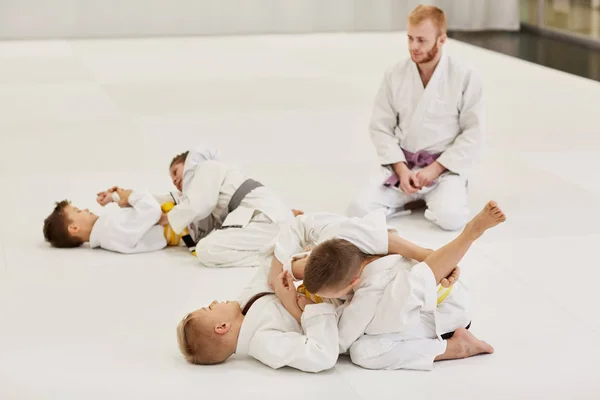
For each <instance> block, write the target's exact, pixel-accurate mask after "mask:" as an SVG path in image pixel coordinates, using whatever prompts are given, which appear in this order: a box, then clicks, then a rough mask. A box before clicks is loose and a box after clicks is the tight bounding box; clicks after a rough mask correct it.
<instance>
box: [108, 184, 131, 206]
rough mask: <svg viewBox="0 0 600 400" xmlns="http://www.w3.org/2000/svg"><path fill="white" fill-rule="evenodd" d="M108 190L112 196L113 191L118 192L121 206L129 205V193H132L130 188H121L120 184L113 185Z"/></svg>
mask: <svg viewBox="0 0 600 400" xmlns="http://www.w3.org/2000/svg"><path fill="white" fill-rule="evenodd" d="M108 192H109V193H110V195H111V196H112V194H113V192H117V194H118V195H119V203H118V204H119V207H129V195H130V194H131V192H132V191H131V190H129V189H121V188H120V187H118V186H113V187H111V188H110V189H108Z"/></svg>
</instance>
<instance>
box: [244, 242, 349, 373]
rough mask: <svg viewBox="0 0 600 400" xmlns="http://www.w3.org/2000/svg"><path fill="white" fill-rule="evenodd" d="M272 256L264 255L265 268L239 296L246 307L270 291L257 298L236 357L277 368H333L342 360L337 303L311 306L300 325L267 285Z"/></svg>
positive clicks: (245, 325)
mask: <svg viewBox="0 0 600 400" xmlns="http://www.w3.org/2000/svg"><path fill="white" fill-rule="evenodd" d="M271 257H272V256H271V255H268V254H263V258H262V260H263V261H262V265H261V267H260V268H259V269H258V271H257V273H256V275H255V276H254V278H253V279H252V281H251V282H250V284H249V285H248V286H247V287H246V288H245V289H244V291H243V292H242V294H241V295H240V298H239V299H238V301H239V303H240V306H241V307H242V309H243V308H244V307H246V304H247V303H248V302H249V301H250V300H251V299H252V297H254V296H255V295H257V294H259V293H265V292H266V293H270V294H268V295H266V296H263V297H261V298H259V299H258V300H256V301H255V302H254V303H253V304H252V305H251V306H250V308H249V310H248V312H247V313H246V315H245V317H244V321H243V322H242V327H241V329H240V334H239V336H238V343H237V347H236V351H235V355H236V358H237V357H239V358H244V357H252V358H255V359H257V360H258V361H260V362H262V363H263V364H266V365H268V366H269V367H271V368H274V369H278V368H282V367H286V366H287V367H292V368H296V369H299V370H301V371H305V372H320V371H325V370H328V369H330V368H333V366H334V365H335V363H336V362H337V359H338V331H337V316H336V311H335V306H334V305H333V304H328V303H321V304H311V305H308V306H306V308H305V309H304V312H303V313H302V319H301V324H298V322H297V321H296V320H295V319H294V317H292V315H291V314H290V313H289V312H288V311H287V310H286V309H285V307H284V306H283V304H281V301H279V299H278V298H277V296H275V294H274V293H272V290H271V289H270V288H269V286H268V285H267V276H268V273H269V269H270V265H271V261H270V260H271Z"/></svg>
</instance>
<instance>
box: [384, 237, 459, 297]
mask: <svg viewBox="0 0 600 400" xmlns="http://www.w3.org/2000/svg"><path fill="white" fill-rule="evenodd" d="M388 243H389V244H388V252H389V254H399V255H401V256H403V257H405V258H409V259H411V260H415V261H418V262H423V261H425V259H426V258H427V257H429V255H430V254H432V253H433V252H434V250H432V249H426V248H423V247H420V246H418V245H416V244H414V243H411V242H409V241H408V240H405V239H402V238H401V237H400V236H398V235H397V234H396V233H394V232H388ZM459 275H460V268H459V267H458V266H457V267H456V268H454V270H453V271H452V272H451V273H450V275H448V276H447V277H445V278H443V279H442V281H441V285H442V286H443V287H450V286H452V285H454V283H455V282H456V281H457V280H458V277H459Z"/></svg>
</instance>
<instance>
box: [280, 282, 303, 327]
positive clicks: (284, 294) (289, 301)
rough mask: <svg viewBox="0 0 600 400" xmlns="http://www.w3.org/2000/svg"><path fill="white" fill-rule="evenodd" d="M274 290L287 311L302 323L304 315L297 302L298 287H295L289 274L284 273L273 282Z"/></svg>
mask: <svg viewBox="0 0 600 400" xmlns="http://www.w3.org/2000/svg"><path fill="white" fill-rule="evenodd" d="M273 290H274V291H275V294H276V295H277V298H278V299H279V301H281V304H283V306H284V307H285V309H286V310H287V311H288V312H289V313H290V314H292V316H293V317H294V318H296V320H297V321H300V317H301V315H302V310H301V309H300V307H299V306H298V300H297V297H296V296H297V292H296V287H295V286H294V280H293V279H292V277H291V276H290V274H288V273H287V271H283V272H282V273H280V274H279V275H277V278H275V280H274V282H273Z"/></svg>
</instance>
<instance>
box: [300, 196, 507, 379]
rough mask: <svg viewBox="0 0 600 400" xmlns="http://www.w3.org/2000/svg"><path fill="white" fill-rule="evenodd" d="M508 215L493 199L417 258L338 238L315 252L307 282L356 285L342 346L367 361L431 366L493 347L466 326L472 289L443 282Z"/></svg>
mask: <svg viewBox="0 0 600 400" xmlns="http://www.w3.org/2000/svg"><path fill="white" fill-rule="evenodd" d="M504 221H505V216H504V214H503V212H502V210H500V208H499V207H498V206H497V205H496V204H495V203H494V202H490V203H488V204H487V205H486V206H485V208H484V209H483V210H482V211H481V212H480V213H479V214H478V215H477V216H476V217H475V218H473V220H471V222H470V223H469V224H467V226H466V227H465V229H464V230H463V232H462V233H461V234H460V235H459V236H458V238H456V239H455V240H454V241H452V242H450V243H449V244H447V245H446V246H444V247H442V248H441V249H439V250H437V251H435V252H432V253H431V254H429V255H428V256H427V257H426V258H425V260H424V261H423V262H420V263H418V264H417V265H414V266H412V265H409V264H408V263H406V261H403V260H402V258H401V257H399V256H394V255H391V256H386V257H376V258H373V257H372V256H369V255H367V254H365V253H364V252H363V251H361V249H360V246H359V245H357V244H353V243H352V241H349V240H344V239H339V238H336V239H331V240H329V241H326V242H323V243H321V244H320V245H319V246H317V247H316V248H315V249H314V250H313V251H312V252H311V254H310V256H309V257H308V260H307V262H306V268H305V271H304V285H305V286H306V289H307V290H308V291H310V292H311V293H315V294H316V295H318V296H320V297H325V298H329V297H331V298H338V297H340V296H344V295H348V294H350V293H351V292H352V298H351V300H349V301H348V302H346V303H345V304H344V306H345V307H344V308H343V310H341V317H340V321H339V325H338V329H339V333H340V351H342V352H343V351H346V350H347V349H348V348H350V356H351V358H352V361H353V362H354V363H356V364H358V365H361V366H363V367H365V368H372V369H399V368H404V369H420V370H428V369H431V368H432V364H433V361H437V360H447V359H457V358H466V357H470V356H473V355H476V354H481V353H492V352H493V348H492V347H491V346H490V345H488V344H487V343H485V342H483V341H480V340H478V339H476V338H475V337H474V336H473V335H472V334H471V333H469V332H468V330H467V329H465V328H468V326H469V324H470V319H469V313H468V297H467V293H466V289H465V288H464V287H462V286H461V285H460V283H459V282H457V283H456V284H454V285H453V286H452V287H451V288H449V290H446V291H442V292H440V289H439V284H440V282H441V280H442V279H443V278H444V277H445V276H447V275H448V274H449V273H450V272H451V271H452V270H453V269H454V268H455V266H456V265H457V263H458V262H459V261H460V260H461V259H462V257H463V256H464V255H465V253H466V252H467V250H468V249H469V247H470V246H471V244H472V243H473V242H474V241H475V240H476V239H478V238H479V237H480V236H481V235H482V234H483V233H484V232H485V231H486V230H487V229H489V228H491V227H493V226H496V225H498V224H499V223H501V222H504ZM363 334H366V335H363ZM446 339H447V340H446Z"/></svg>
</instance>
